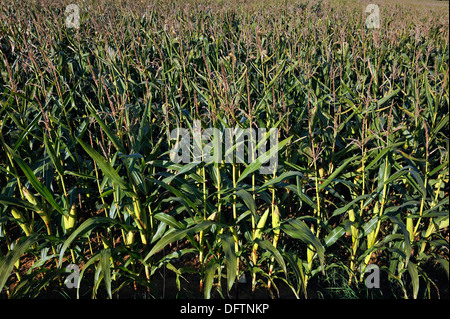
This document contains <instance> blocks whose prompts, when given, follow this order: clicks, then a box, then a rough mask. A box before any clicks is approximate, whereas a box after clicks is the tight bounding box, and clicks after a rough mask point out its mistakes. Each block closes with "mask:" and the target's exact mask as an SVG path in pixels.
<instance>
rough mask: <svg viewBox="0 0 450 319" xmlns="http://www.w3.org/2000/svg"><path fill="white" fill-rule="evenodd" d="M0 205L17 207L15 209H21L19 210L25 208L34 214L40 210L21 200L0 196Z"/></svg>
mask: <svg viewBox="0 0 450 319" xmlns="http://www.w3.org/2000/svg"><path fill="white" fill-rule="evenodd" d="M0 203H2V204H3V205H6V206H9V205H11V206H17V207H21V208H25V209H30V210H32V211H35V212H36V211H38V210H40V208H39V207H38V206H36V205H33V204H31V203H30V202H28V201H26V200H22V199H19V198H15V197H9V196H3V195H0Z"/></svg>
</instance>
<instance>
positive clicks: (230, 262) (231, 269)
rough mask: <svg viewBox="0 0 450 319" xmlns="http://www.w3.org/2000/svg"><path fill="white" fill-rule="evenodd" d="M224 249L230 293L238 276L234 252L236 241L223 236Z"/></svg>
mask: <svg viewBox="0 0 450 319" xmlns="http://www.w3.org/2000/svg"><path fill="white" fill-rule="evenodd" d="M222 247H223V251H224V253H225V261H226V264H227V283H228V291H230V290H231V288H232V287H233V284H234V281H235V280H236V274H237V257H236V252H235V251H234V239H233V236H231V235H229V234H226V235H224V236H222Z"/></svg>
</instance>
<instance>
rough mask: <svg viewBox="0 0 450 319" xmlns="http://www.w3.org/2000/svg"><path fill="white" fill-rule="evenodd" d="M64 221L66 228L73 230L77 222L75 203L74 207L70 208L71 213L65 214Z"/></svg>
mask: <svg viewBox="0 0 450 319" xmlns="http://www.w3.org/2000/svg"><path fill="white" fill-rule="evenodd" d="M63 221H64V228H65V230H66V231H71V230H72V229H73V228H74V227H75V224H76V222H77V210H76V206H75V204H72V207H71V208H70V212H69V215H67V216H66V215H64V216H63Z"/></svg>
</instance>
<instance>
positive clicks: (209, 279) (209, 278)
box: [204, 260, 219, 299]
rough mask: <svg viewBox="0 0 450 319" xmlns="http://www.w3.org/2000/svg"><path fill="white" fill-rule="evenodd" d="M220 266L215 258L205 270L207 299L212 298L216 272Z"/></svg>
mask: <svg viewBox="0 0 450 319" xmlns="http://www.w3.org/2000/svg"><path fill="white" fill-rule="evenodd" d="M217 268H219V264H218V263H217V262H216V261H215V260H211V261H210V262H209V263H208V266H206V270H205V287H204V289H205V291H204V296H205V299H210V298H211V288H212V285H213V282H214V274H215V273H216V269H217Z"/></svg>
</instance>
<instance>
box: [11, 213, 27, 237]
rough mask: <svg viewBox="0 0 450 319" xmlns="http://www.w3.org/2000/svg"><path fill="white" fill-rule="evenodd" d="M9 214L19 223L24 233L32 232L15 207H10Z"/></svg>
mask: <svg viewBox="0 0 450 319" xmlns="http://www.w3.org/2000/svg"><path fill="white" fill-rule="evenodd" d="M11 214H12V215H13V217H14V218H15V219H16V221H17V222H18V223H19V226H20V228H22V230H23V231H24V233H25V235H27V236H30V234H31V233H32V230H31V227H30V226H29V225H28V223H27V220H26V218H25V216H24V215H23V214H22V213H21V212H20V211H18V210H17V209H15V208H11Z"/></svg>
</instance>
